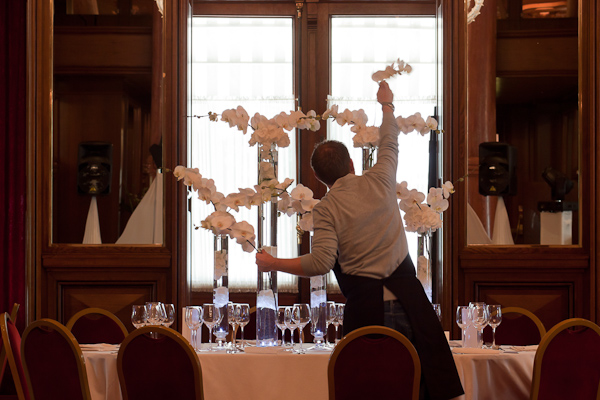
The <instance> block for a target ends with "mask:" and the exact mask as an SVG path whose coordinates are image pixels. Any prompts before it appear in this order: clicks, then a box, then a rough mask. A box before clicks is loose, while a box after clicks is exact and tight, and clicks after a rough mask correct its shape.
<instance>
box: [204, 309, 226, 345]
mask: <svg viewBox="0 0 600 400" xmlns="http://www.w3.org/2000/svg"><path fill="white" fill-rule="evenodd" d="M202 312H203V314H204V325H206V327H207V328H208V349H209V350H212V349H213V347H212V330H213V328H214V327H215V326H216V325H219V323H220V322H221V318H222V317H221V311H220V310H219V307H216V306H215V305H214V304H210V303H206V304H204V305H203V306H202Z"/></svg>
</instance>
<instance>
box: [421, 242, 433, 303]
mask: <svg viewBox="0 0 600 400" xmlns="http://www.w3.org/2000/svg"><path fill="white" fill-rule="evenodd" d="M417 278H418V279H419V281H420V282H421V285H423V289H424V290H425V294H426V295H427V297H428V298H429V301H432V294H433V291H432V284H431V234H429V233H426V234H423V235H420V236H419V238H418V247H417Z"/></svg>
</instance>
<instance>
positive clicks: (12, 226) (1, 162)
mask: <svg viewBox="0 0 600 400" xmlns="http://www.w3.org/2000/svg"><path fill="white" fill-rule="evenodd" d="M26 6H27V1H26V0H10V1H0V134H1V135H0V191H1V192H2V195H1V196H0V286H1V290H0V312H4V311H9V312H10V309H11V308H12V305H13V303H20V304H21V307H20V309H19V317H18V319H17V326H18V328H19V330H20V331H21V332H22V331H23V327H24V326H25V318H24V316H25V206H26V204H25V189H26V185H25V167H26V157H25V156H26V155H25V138H26V131H25V130H26V123H25V104H26V101H25V100H26V29H27V26H26V9H27V7H26Z"/></svg>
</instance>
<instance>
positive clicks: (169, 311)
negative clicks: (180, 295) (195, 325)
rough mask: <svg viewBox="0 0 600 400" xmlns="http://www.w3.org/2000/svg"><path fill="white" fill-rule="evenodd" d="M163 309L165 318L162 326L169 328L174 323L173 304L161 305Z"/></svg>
mask: <svg viewBox="0 0 600 400" xmlns="http://www.w3.org/2000/svg"><path fill="white" fill-rule="evenodd" d="M163 307H164V308H165V318H164V320H163V322H162V324H163V325H164V326H166V327H167V328H169V327H170V326H171V325H173V322H175V306H174V305H173V304H163Z"/></svg>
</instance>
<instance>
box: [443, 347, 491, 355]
mask: <svg viewBox="0 0 600 400" xmlns="http://www.w3.org/2000/svg"><path fill="white" fill-rule="evenodd" d="M452 352H453V353H457V354H498V353H501V352H502V351H501V350H495V349H478V348H474V347H453V348H452Z"/></svg>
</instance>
